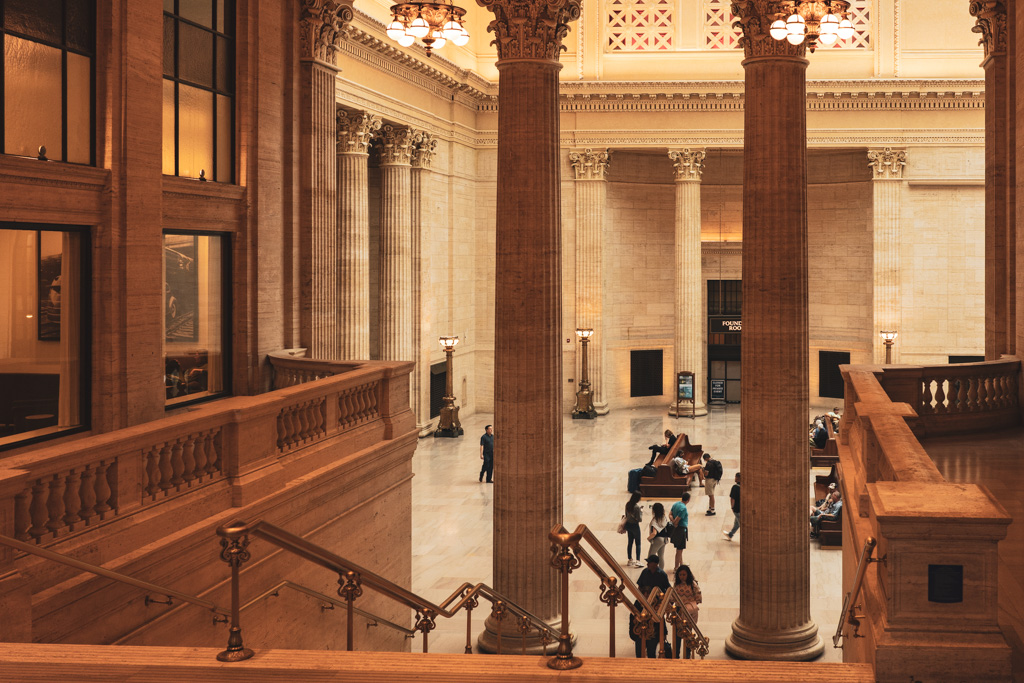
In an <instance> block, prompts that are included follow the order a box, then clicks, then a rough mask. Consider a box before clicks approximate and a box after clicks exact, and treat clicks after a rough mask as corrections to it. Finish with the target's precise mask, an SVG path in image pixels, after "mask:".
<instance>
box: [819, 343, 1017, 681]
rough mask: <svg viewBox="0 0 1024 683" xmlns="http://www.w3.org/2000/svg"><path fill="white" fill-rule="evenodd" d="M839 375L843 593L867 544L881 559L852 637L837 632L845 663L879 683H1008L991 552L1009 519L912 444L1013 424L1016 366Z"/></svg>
mask: <svg viewBox="0 0 1024 683" xmlns="http://www.w3.org/2000/svg"><path fill="white" fill-rule="evenodd" d="M842 374H843V379H844V382H845V388H846V394H845V402H846V411H845V414H844V416H843V422H842V429H841V430H840V448H839V451H840V476H841V483H842V489H843V495H844V500H845V504H844V509H843V589H844V591H850V590H851V589H852V587H853V586H852V584H853V581H854V576H855V574H856V566H857V560H858V555H859V553H860V552H861V548H862V547H863V546H864V543H865V541H866V540H867V539H868V538H869V537H874V538H875V539H876V540H877V541H878V546H877V550H876V557H879V558H882V560H881V561H880V562H876V563H874V564H873V565H872V566H871V568H870V569H869V571H868V572H867V574H866V575H865V582H864V587H863V592H862V594H861V602H862V603H863V604H862V605H861V606H860V608H858V609H857V610H856V611H857V613H858V614H863V615H864V617H863V618H861V619H860V626H859V632H858V633H857V634H856V635H857V637H854V634H853V628H852V627H851V626H850V625H847V626H846V627H845V637H844V639H843V647H844V649H845V652H844V660H845V661H847V662H854V661H859V662H871V663H873V664H874V665H875V675H876V678H877V679H878V680H909V678H913V679H914V680H931V679H935V680H941V679H944V678H945V677H946V676H947V674H948V671H949V670H948V662H950V661H956V662H957V667H958V670H961V671H971V672H972V677H977V678H978V680H982V679H984V680H1009V679H1010V656H1011V651H1010V648H1009V647H1008V646H1007V645H1006V642H1005V640H1004V639H1003V636H1002V634H1001V632H1000V629H999V624H998V621H997V614H998V580H997V571H998V555H997V549H998V542H999V541H1000V540H1002V539H1003V538H1005V537H1006V529H1007V526H1008V525H1009V523H1010V521H1011V517H1010V516H1009V515H1008V514H1007V512H1006V510H1005V509H1004V508H1003V506H1002V505H1000V503H999V502H998V501H997V500H996V499H995V498H994V497H993V496H992V494H991V493H990V492H989V491H988V489H986V488H985V487H983V486H978V485H974V484H954V483H950V482H947V481H946V480H945V479H944V478H943V477H942V475H941V474H940V473H939V471H938V469H937V468H936V466H935V464H934V462H933V461H932V459H931V458H930V457H929V455H928V453H927V452H926V451H925V449H924V447H923V446H922V445H921V443H920V442H919V441H918V437H919V436H922V435H924V434H928V435H936V434H952V433H959V434H964V433H970V432H981V431H986V430H990V429H993V428H999V427H1010V426H1012V425H1015V424H1017V423H1019V421H1020V419H1021V415H1020V408H1019V398H1018V396H1017V391H1018V389H1017V387H1018V385H1019V381H1020V379H1019V377H1020V363H1019V361H1017V360H1004V361H996V362H985V363H971V364H962V365H948V366H935V367H923V366H900V367H895V368H892V367H887V368H884V369H882V368H881V367H879V366H860V367H857V366H843V367H842Z"/></svg>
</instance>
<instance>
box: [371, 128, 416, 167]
mask: <svg viewBox="0 0 1024 683" xmlns="http://www.w3.org/2000/svg"><path fill="white" fill-rule="evenodd" d="M413 137H414V133H413V131H412V129H411V128H406V127H405V126H392V125H391V124H388V125H386V126H382V127H381V129H380V137H378V138H376V139H375V140H374V148H375V149H376V151H377V153H378V154H379V155H380V163H381V165H388V164H404V165H409V164H410V163H411V162H412V147H413Z"/></svg>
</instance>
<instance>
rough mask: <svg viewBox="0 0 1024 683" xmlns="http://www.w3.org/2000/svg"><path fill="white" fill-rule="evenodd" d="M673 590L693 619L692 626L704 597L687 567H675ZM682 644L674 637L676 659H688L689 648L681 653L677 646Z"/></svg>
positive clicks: (683, 565) (682, 565)
mask: <svg viewBox="0 0 1024 683" xmlns="http://www.w3.org/2000/svg"><path fill="white" fill-rule="evenodd" d="M674 586H675V589H676V595H677V596H678V597H679V600H680V601H681V602H682V603H683V607H685V608H686V611H687V612H688V613H689V614H690V617H692V618H693V623H694V625H696V624H697V617H698V616H699V615H700V603H702V602H703V601H704V597H703V596H702V595H701V594H700V584H698V583H697V579H695V578H693V572H691V571H690V567H689V565H685V564H681V565H679V566H678V567H676V575H675V584H674ZM681 642H682V638H680V637H679V636H676V638H675V653H676V659H678V658H679V657H680V656H682V657H683V659H689V658H690V648H686V652H685V653H683V652H682V651H681V650H680V648H679V646H680V644H681Z"/></svg>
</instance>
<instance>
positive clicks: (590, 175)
mask: <svg viewBox="0 0 1024 683" xmlns="http://www.w3.org/2000/svg"><path fill="white" fill-rule="evenodd" d="M611 158H612V154H611V152H609V151H608V150H601V151H597V152H595V151H594V150H592V149H590V148H589V147H588V148H586V149H585V150H583V151H582V152H570V153H569V163H570V164H572V169H573V171H575V172H576V180H607V174H608V166H609V164H610V163H611Z"/></svg>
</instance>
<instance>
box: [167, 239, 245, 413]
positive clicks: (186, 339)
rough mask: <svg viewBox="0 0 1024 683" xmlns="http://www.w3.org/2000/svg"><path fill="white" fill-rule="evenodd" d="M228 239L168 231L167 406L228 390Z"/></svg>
mask: <svg viewBox="0 0 1024 683" xmlns="http://www.w3.org/2000/svg"><path fill="white" fill-rule="evenodd" d="M227 253H228V250H227V238H226V237H221V236H218V235H201V234H196V233H166V234H164V389H165V391H166V394H167V405H168V406H173V405H178V404H180V403H185V402H190V401H195V400H197V399H203V398H209V397H212V396H216V395H218V394H222V393H224V387H225V378H226V377H227V376H228V368H227V365H226V358H225V355H224V348H225V343H224V340H225V339H226V338H227V329H228V320H229V319H230V317H229V312H228V310H227V306H226V305H225V299H224V291H225V289H226V286H227V285H226V283H227V273H228V269H229V268H228V263H227Z"/></svg>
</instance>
